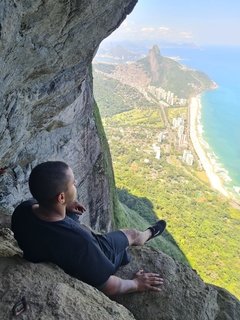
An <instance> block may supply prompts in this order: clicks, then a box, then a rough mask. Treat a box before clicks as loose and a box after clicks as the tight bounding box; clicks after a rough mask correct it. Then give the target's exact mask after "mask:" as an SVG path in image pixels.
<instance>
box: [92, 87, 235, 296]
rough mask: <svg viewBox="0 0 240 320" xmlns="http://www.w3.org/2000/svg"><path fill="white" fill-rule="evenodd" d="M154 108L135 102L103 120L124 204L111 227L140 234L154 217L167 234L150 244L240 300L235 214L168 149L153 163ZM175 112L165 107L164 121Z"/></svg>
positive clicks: (158, 126)
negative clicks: (165, 225)
mask: <svg viewBox="0 0 240 320" xmlns="http://www.w3.org/2000/svg"><path fill="white" fill-rule="evenodd" d="M129 90H130V89H129ZM115 94H116V96H117V92H116V91H115ZM96 97H97V96H96ZM158 108H159V106H157V105H156V106H155V107H154V108H153V107H152V106H151V108H148V110H146V109H144V110H141V106H139V107H136V102H135V108H132V106H131V104H129V109H132V110H129V111H126V112H121V114H120V115H118V114H116V115H114V116H111V117H107V118H105V119H103V124H104V126H105V131H106V134H107V137H108V141H109V144H110V149H111V154H112V159H113V166H114V174H115V180H116V184H117V187H118V195H119V199H120V200H121V202H122V203H124V204H123V205H122V206H121V208H120V210H119V212H120V213H121V217H120V218H117V219H116V222H117V225H118V226H119V227H123V226H124V227H126V224H128V225H129V226H134V227H140V228H142V229H143V230H144V229H145V228H146V227H147V226H148V225H149V223H151V221H152V219H155V218H154V215H155V216H156V217H158V218H163V219H166V220H167V222H168V228H167V231H168V232H167V233H166V234H165V236H164V237H160V239H158V242H157V243H156V242H155V243H154V245H156V246H158V247H159V248H161V249H162V250H163V251H164V252H166V253H168V254H170V255H172V256H173V257H174V258H175V259H178V260H180V261H182V262H185V263H188V262H189V263H190V265H191V266H192V268H194V269H196V270H197V272H198V273H199V274H200V276H201V277H202V278H203V279H204V280H205V281H206V282H210V283H213V284H216V285H219V286H221V287H224V288H226V289H228V290H229V291H230V292H232V293H233V294H235V295H236V296H238V297H240V290H239V283H240V266H239V241H240V215H239V211H237V210H236V209H233V208H232V207H230V206H229V204H228V202H227V201H226V199H225V198H223V197H221V196H220V195H219V194H218V193H216V192H214V191H212V190H211V189H210V188H209V186H208V184H206V183H205V182H204V180H205V179H204V173H203V172H201V171H198V170H197V166H196V167H187V166H185V165H184V164H183V163H182V161H181V160H180V158H179V154H178V152H177V151H176V150H175V148H174V146H172V145H171V147H170V148H165V147H164V144H163V145H162V144H161V152H162V154H161V158H160V160H158V159H156V154H155V151H154V150H153V147H152V145H153V144H154V143H156V141H157V136H158V134H159V132H160V131H162V128H163V121H162V119H161V113H160V112H159V109H158ZM179 112H181V113H180V114H183V113H184V109H182V110H181V111H180V108H178V109H169V112H168V116H169V120H170V121H171V119H172V117H174V116H175V115H178V113H179ZM134 115H136V118H135V117H134ZM166 144H167V142H165V146H166ZM199 177H200V178H201V179H199ZM155 241H157V240H155Z"/></svg>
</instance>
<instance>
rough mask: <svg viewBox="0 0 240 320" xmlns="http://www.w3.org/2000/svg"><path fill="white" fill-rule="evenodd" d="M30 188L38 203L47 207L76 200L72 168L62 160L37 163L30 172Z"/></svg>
mask: <svg viewBox="0 0 240 320" xmlns="http://www.w3.org/2000/svg"><path fill="white" fill-rule="evenodd" d="M29 189H30V192H31V194H32V195H33V197H34V198H35V199H36V200H37V201H38V203H39V204H41V205H43V206H45V207H48V206H51V205H53V204H56V203H61V204H68V203H70V202H72V201H74V200H76V187H75V179H74V175H73V172H72V169H71V168H70V167H69V166H68V165H67V164H66V163H64V162H61V161H47V162H43V163H41V164H39V165H37V166H36V167H35V168H34V169H33V170H32V172H31V174H30V177H29Z"/></svg>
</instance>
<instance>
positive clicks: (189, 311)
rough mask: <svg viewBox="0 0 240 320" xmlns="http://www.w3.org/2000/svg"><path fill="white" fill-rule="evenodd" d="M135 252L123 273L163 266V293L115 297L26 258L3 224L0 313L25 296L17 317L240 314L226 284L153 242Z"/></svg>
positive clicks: (171, 319)
mask: <svg viewBox="0 0 240 320" xmlns="http://www.w3.org/2000/svg"><path fill="white" fill-rule="evenodd" d="M131 256H132V261H131V263H130V264H129V265H128V266H125V267H124V268H122V269H121V270H120V271H119V272H118V275H120V276H121V277H123V278H130V277H132V276H133V274H134V273H135V272H136V271H137V270H139V269H141V268H144V269H145V270H146V271H149V272H158V273H160V274H161V275H162V277H163V278H164V281H165V282H164V286H163V289H162V291H161V292H160V293H151V292H144V293H134V294H128V295H125V296H121V297H115V300H116V301H112V300H110V299H109V298H108V297H106V296H105V295H104V294H102V293H101V292H99V291H98V290H97V289H95V288H93V287H91V286H89V285H87V284H85V283H83V282H81V281H79V280H77V279H74V278H72V277H70V276H68V275H67V274H65V273H64V272H63V271H62V270H60V269H59V268H58V267H56V266H55V265H52V264H45V263H44V264H43V263H41V264H40V263H39V264H33V263H30V262H27V261H25V260H23V259H22V258H21V251H20V250H19V248H18V247H17V246H16V243H15V241H14V239H13V236H12V233H11V231H10V230H9V229H1V230H0V266H1V267H0V293H1V301H0V315H1V319H2V320H8V319H12V315H13V313H14V311H15V307H16V305H17V304H18V303H20V304H21V299H23V298H24V299H25V303H26V307H25V309H24V310H23V312H22V314H21V315H19V317H18V319H25V320H28V319H29V320H30V319H31V320H32V319H48V320H51V319H66V320H69V319H80V320H83V319H87V320H95V319H96V320H97V319H99V318H101V319H104V320H112V319H116V320H117V319H118V320H119V319H125V320H131V319H137V320H146V319H156V320H230V319H231V320H238V319H240V302H239V301H238V300H237V299H236V298H235V297H234V296H232V295H231V294H230V293H228V292H227V291H226V290H224V289H221V288H218V287H215V286H212V285H208V284H205V283H204V282H203V281H202V280H201V279H200V277H199V276H198V275H197V274H196V273H195V271H193V270H192V269H190V268H189V267H187V266H185V265H183V264H181V263H178V262H176V261H174V260H173V259H172V258H170V257H169V256H167V255H165V254H163V253H161V252H159V251H157V250H154V249H150V248H140V247H137V248H134V249H132V250H131ZM116 302H118V303H116ZM122 305H123V306H125V308H124V307H123V306H122ZM127 309H128V310H127ZM129 310H130V311H129Z"/></svg>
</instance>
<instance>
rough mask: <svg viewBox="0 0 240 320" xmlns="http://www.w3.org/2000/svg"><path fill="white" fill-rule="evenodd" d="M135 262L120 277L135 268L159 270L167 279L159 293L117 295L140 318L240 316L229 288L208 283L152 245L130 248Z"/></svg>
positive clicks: (179, 319)
mask: <svg viewBox="0 0 240 320" xmlns="http://www.w3.org/2000/svg"><path fill="white" fill-rule="evenodd" d="M131 253H132V261H131V264H129V265H128V266H126V267H125V268H124V269H122V270H121V272H118V275H119V276H122V277H124V278H128V277H130V276H131V275H132V273H133V270H140V269H144V270H145V271H148V272H157V273H159V274H160V275H161V276H162V277H163V278H164V286H163V289H162V291H161V292H160V293H154V292H153V293H142V294H136V293H135V294H129V295H127V296H121V297H118V298H116V301H117V302H119V303H121V304H123V305H124V306H125V307H126V308H128V309H129V310H130V311H131V312H132V313H133V315H134V316H135V318H136V319H137V320H146V319H157V320H230V319H231V320H233V319H236V320H237V319H240V302H239V301H238V300H237V299H236V298H235V297H234V296H233V295H231V294H230V293H229V292H228V291H226V290H224V289H222V288H219V287H216V286H212V285H209V284H205V283H204V282H203V281H202V280H201V279H200V277H199V276H198V275H197V274H196V273H195V271H193V270H192V269H190V268H189V267H187V266H185V265H183V264H180V263H178V262H176V261H174V260H173V259H172V258H170V257H169V256H167V255H165V254H163V253H161V252H158V251H156V250H154V249H149V248H136V249H133V250H131Z"/></svg>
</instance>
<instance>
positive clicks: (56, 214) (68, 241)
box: [12, 161, 166, 296]
mask: <svg viewBox="0 0 240 320" xmlns="http://www.w3.org/2000/svg"><path fill="white" fill-rule="evenodd" d="M29 188H30V191H31V193H32V195H33V197H34V199H32V200H28V201H25V202H23V203H21V204H20V205H19V206H18V207H17V208H16V209H15V211H14V213H13V215H12V230H13V232H14V237H15V238H16V240H17V241H18V244H19V247H20V248H21V249H22V250H23V256H24V258H25V259H27V260H29V261H31V262H52V263H55V264H57V265H58V266H59V267H61V268H62V269H63V270H64V271H65V272H66V273H68V274H69V275H71V276H73V277H75V278H77V279H80V280H82V281H84V282H86V283H88V284H90V285H93V286H95V287H96V288H98V289H99V290H101V291H102V292H104V293H105V294H106V295H109V296H111V295H117V294H123V293H128V292H136V291H139V292H141V291H147V290H151V291H156V292H158V291H160V288H159V286H161V285H162V284H163V279H162V278H160V276H159V275H158V274H155V273H146V272H144V271H143V270H140V271H139V272H137V273H136V275H135V276H134V278H133V279H132V280H123V279H121V278H119V277H117V276H115V275H114V274H115V272H116V271H117V270H118V268H119V267H120V266H122V265H125V264H127V263H129V257H128V254H127V251H126V249H127V248H128V247H129V246H134V245H143V244H144V243H145V242H146V241H148V240H150V239H152V238H154V237H156V236H158V235H159V234H161V233H162V232H163V231H164V229H165V226H166V223H165V221H163V220H160V221H158V222H157V223H156V224H155V225H154V226H152V227H150V228H148V229H147V230H145V231H143V232H141V231H137V230H135V229H129V230H127V229H126V230H125V229H124V230H119V231H114V232H110V233H107V234H105V235H98V234H95V233H93V232H91V231H90V230H89V229H86V227H84V226H83V225H81V224H80V223H79V220H78V217H77V215H81V214H82V213H83V212H84V211H85V208H84V207H83V206H82V205H81V204H79V203H78V202H77V191H76V181H75V178H74V175H73V172H72V169H71V168H70V167H69V166H68V165H67V164H66V163H64V162H60V161H48V162H44V163H41V164H39V165H37V166H36V167H35V168H34V169H33V170H32V172H31V174H30V177H29Z"/></svg>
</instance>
